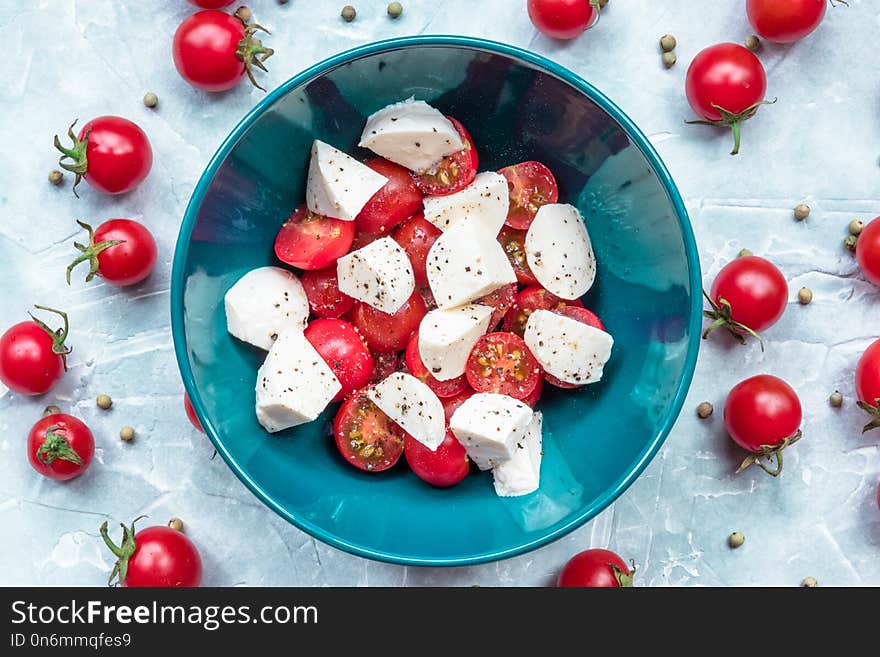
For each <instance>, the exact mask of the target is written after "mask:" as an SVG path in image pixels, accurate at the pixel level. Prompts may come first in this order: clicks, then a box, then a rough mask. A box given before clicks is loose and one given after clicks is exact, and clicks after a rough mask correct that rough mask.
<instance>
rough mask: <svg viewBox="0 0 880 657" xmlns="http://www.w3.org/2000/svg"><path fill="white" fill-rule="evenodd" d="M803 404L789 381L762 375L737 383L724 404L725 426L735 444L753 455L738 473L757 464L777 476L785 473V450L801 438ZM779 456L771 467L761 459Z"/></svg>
mask: <svg viewBox="0 0 880 657" xmlns="http://www.w3.org/2000/svg"><path fill="white" fill-rule="evenodd" d="M801 418H802V414H801V402H800V400H799V399H798V396H797V393H796V392H795V391H794V390H793V389H792V387H791V386H790V385H788V384H787V383H786V382H785V381H783V380H782V379H780V378H777V377H775V376H770V375H769V374H759V375H758V376H753V377H751V378H750V379H746V380H745V381H740V382H739V383H737V384H736V385H735V386H734V387H733V389H732V390H731V391H730V392H729V393H728V395H727V401H725V402H724V426H725V428H726V429H727V433H728V434H730V437H731V438H732V439H733V441H734V442H735V443H736V444H737V445H739V446H740V447H742V448H743V449H745V450H746V451H749V452H752V455H751V456H749V458H747V459H746V460H745V461H743V463H742V465H741V466H740V467H739V469H738V470H737V472H740V471H741V470H743V469H744V468H746V467H748V466H749V465H751V464H752V463H757V464H758V466H759V467H761V469H763V470H764V471H765V472H767V473H768V474H771V475H773V476H774V477H775V476H776V475H778V474H779V473H780V472H781V471H782V450H783V449H785V448H786V447H788V446H789V445H790V444H792V443H794V442H795V441H797V440H798V439H799V438H800V430H799V429H800V426H801ZM771 456H775V457H776V461H777V463H776V467H775V468H774V469H770V468H768V467H767V466H766V465H765V464H764V463H763V462H762V461H761V460H760V458H759V457H771Z"/></svg>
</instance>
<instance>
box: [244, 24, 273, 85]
mask: <svg viewBox="0 0 880 657" xmlns="http://www.w3.org/2000/svg"><path fill="white" fill-rule="evenodd" d="M241 9H242V7H239V8H238V10H237V11H236V12H235V17H236V18H237V19H238V20H240V21H241V23H242V25H244V38H243V39H242V40H241V41H239V42H238V50H236V52H235V56H236V57H238V58H239V59H240V60H241V61H242V62H243V63H244V70H245V73H247V76H248V80H250V81H251V84H252V85H254V86H255V87H256V88H257V89H259V90H260V91H266V90H265V89H264V88H263V87H262V86H260V84H259V83H258V82H257V78H256V77H254V70H253V69H254V67H256V68H258V69H260V70H261V71H264V72H266V73H268V72H269V69H267V68H266V65H265V64H264V62H265V61H266V60H267V59H269V58H270V57H271V56H272V55H274V54H275V51H274V50H273V49H272V48H268V47H266V46H264V45H263V42H262V41H260V40H259V39H258V38H256V37H255V36H254V34H255V33H256V32H257V31H258V30H259V31H262V32H265V33H266V34H271V32H270V31H269V30H267V29H266V28H265V27H263V26H262V25H259V24H257V23H250V24H248V22H247V20H245V19H243V18H242V16H241V14H240V13H239V12H240V11H241Z"/></svg>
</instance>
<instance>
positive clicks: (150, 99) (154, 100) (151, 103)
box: [144, 91, 159, 108]
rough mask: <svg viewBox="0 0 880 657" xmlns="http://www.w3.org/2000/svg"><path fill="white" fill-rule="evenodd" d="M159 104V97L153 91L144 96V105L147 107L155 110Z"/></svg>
mask: <svg viewBox="0 0 880 657" xmlns="http://www.w3.org/2000/svg"><path fill="white" fill-rule="evenodd" d="M158 104H159V96H157V95H156V94H154V93H153V92H152V91H150V92H148V93H145V94H144V105H146V106H147V107H150V108H153V107H156V105H158Z"/></svg>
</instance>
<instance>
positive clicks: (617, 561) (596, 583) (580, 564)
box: [556, 549, 635, 588]
mask: <svg viewBox="0 0 880 657" xmlns="http://www.w3.org/2000/svg"><path fill="white" fill-rule="evenodd" d="M634 573H635V568H633V569H632V570H630V569H629V568H628V567H627V565H626V564H625V563H624V562H623V559H621V558H620V557H619V556H617V555H616V554H614V552H612V551H611V550H602V549H592V550H584V551H583V552H579V553H578V554H576V555H574V556H573V557H572V558H571V559H569V561H568V563H567V564H565V567H563V569H562V572H561V573H559V579H558V580H557V582H556V585H557V586H561V587H603V588H622V587H630V586H632V585H633V574H634Z"/></svg>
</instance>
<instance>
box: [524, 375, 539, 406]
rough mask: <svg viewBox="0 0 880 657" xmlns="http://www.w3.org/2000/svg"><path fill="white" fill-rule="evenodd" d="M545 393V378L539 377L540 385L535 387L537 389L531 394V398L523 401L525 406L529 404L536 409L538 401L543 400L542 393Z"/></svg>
mask: <svg viewBox="0 0 880 657" xmlns="http://www.w3.org/2000/svg"><path fill="white" fill-rule="evenodd" d="M542 392H544V377H543V376H541V377H538V385H536V386H535V389H534V390H532V391H531V392H530V393H529V396H528V397H526V398H525V399H523V404H527V405H528V406H531V407H532V408H534V407H535V406H536V405H537V403H538V400H540V399H541V393H542Z"/></svg>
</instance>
